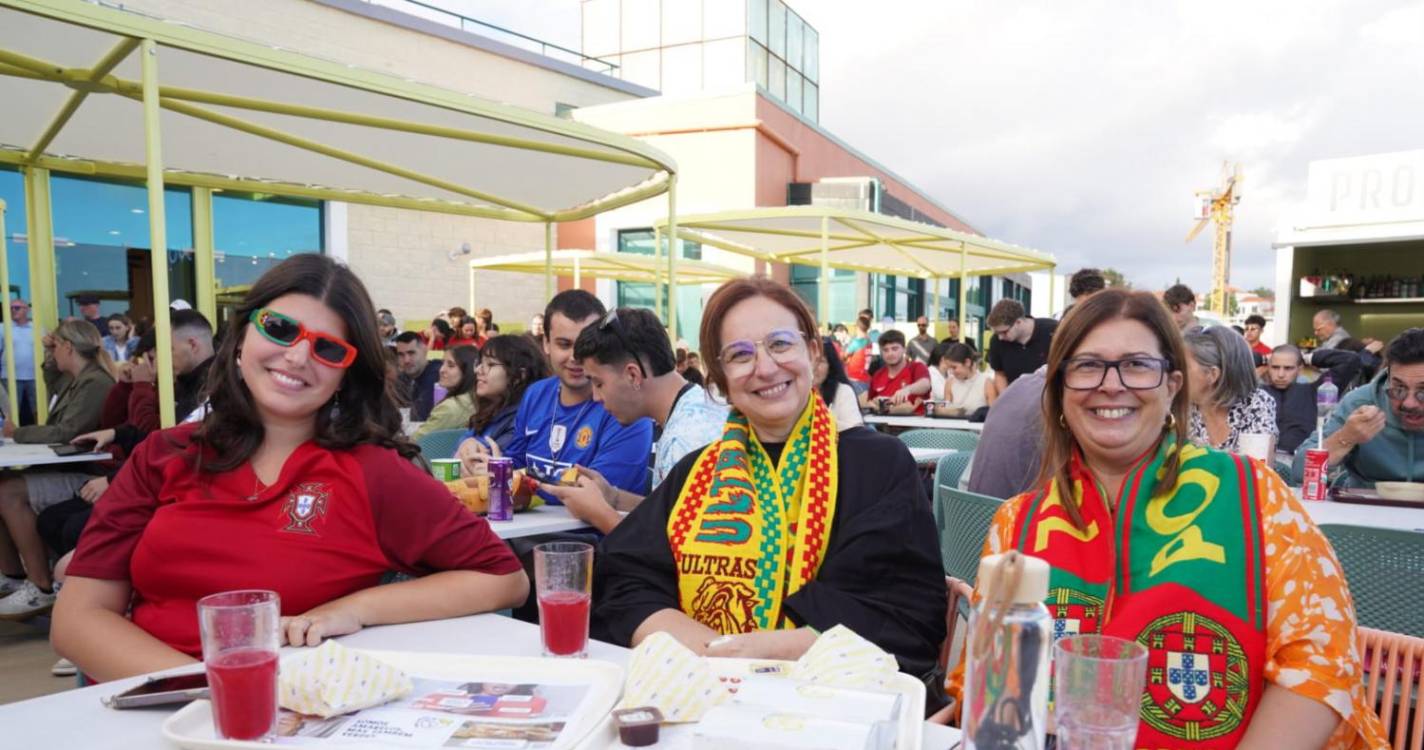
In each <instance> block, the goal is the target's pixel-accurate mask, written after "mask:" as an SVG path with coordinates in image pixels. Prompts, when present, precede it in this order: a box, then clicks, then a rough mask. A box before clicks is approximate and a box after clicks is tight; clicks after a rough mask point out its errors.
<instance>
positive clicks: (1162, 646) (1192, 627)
mask: <svg viewBox="0 0 1424 750" xmlns="http://www.w3.org/2000/svg"><path fill="white" fill-rule="evenodd" d="M1137 641H1138V642H1139V643H1141V644H1142V645H1144V646H1146V647H1147V648H1148V656H1147V698H1146V699H1145V700H1143V702H1142V720H1143V721H1145V722H1147V724H1148V725H1150V726H1151V727H1152V728H1153V729H1156V730H1157V731H1159V732H1162V733H1163V734H1166V735H1169V736H1172V737H1176V738H1178V739H1181V740H1186V741H1200V740H1210V739H1215V738H1217V737H1222V736H1225V735H1228V734H1230V733H1231V732H1233V731H1235V730H1236V728H1237V726H1238V725H1239V724H1240V723H1241V718H1242V716H1244V715H1245V712H1246V704H1247V701H1248V699H1249V694H1250V688H1249V684H1248V683H1249V681H1250V677H1249V674H1248V665H1247V663H1246V654H1245V652H1244V651H1243V650H1242V648H1241V644H1239V643H1237V641H1236V638H1235V637H1234V636H1232V634H1231V632H1230V631H1228V630H1227V629H1226V628H1225V627H1223V626H1222V625H1221V624H1219V623H1217V622H1215V621H1213V620H1211V619H1209V618H1206V617H1203V616H1202V615H1199V614H1196V613H1193V612H1179V613H1177V614H1174V615H1167V616H1165V617H1159V618H1157V619H1156V620H1153V621H1152V623H1151V624H1149V625H1148V626H1147V627H1146V628H1144V629H1143V631H1142V633H1141V634H1140V635H1139V636H1138V637H1137Z"/></svg>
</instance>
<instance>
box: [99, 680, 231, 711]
mask: <svg viewBox="0 0 1424 750" xmlns="http://www.w3.org/2000/svg"><path fill="white" fill-rule="evenodd" d="M207 697H208V673H207V672H194V673H192V674H179V675H167V676H164V677H150V678H148V679H147V680H145V681H143V682H142V683H139V684H138V685H135V686H134V687H132V688H129V689H128V690H125V691H124V692H122V693H119V694H117V695H111V696H108V697H107V698H103V699H101V700H102V702H103V704H104V705H105V706H108V707H109V708H115V709H122V708H149V707H151V706H172V705H177V704H180V703H189V702H192V701H195V700H198V699H200V698H207Z"/></svg>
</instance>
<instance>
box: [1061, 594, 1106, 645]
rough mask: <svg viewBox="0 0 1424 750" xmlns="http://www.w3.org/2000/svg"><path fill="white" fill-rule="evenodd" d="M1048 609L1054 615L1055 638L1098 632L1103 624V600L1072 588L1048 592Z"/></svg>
mask: <svg viewBox="0 0 1424 750" xmlns="http://www.w3.org/2000/svg"><path fill="white" fill-rule="evenodd" d="M1048 611H1049V613H1050V614H1052V615H1053V640H1055V641H1057V640H1058V639H1059V638H1066V637H1068V636H1070V635H1079V634H1083V633H1096V632H1098V629H1099V628H1100V627H1101V626H1102V620H1103V600H1102V599H1101V598H1099V597H1096V596H1093V595H1092V594H1087V593H1084V592H1082V591H1077V590H1074V589H1070V588H1055V589H1053V590H1052V591H1049V592H1048Z"/></svg>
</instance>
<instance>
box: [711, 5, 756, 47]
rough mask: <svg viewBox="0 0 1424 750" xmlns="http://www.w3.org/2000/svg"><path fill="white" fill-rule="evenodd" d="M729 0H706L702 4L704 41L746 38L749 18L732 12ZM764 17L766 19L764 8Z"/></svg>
mask: <svg viewBox="0 0 1424 750" xmlns="http://www.w3.org/2000/svg"><path fill="white" fill-rule="evenodd" d="M730 5H731V4H730V3H728V2H727V0H704V2H703V3H702V40H703V41H708V40H712V39H726V38H728V37H734V36H737V37H739V36H746V34H747V16H746V14H745V13H738V12H737V11H735V10H732V9H731V8H730V7H728V6H730ZM762 17H763V18H765V17H766V12H765V8H763V12H762Z"/></svg>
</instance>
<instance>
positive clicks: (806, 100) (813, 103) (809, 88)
mask: <svg viewBox="0 0 1424 750" xmlns="http://www.w3.org/2000/svg"><path fill="white" fill-rule="evenodd" d="M801 116H803V117H805V118H806V119H808V120H810V121H811V122H820V121H821V89H820V88H819V87H817V86H816V84H814V83H811V82H810V81H809V80H808V81H806V88H805V90H804V91H802V92H801Z"/></svg>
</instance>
